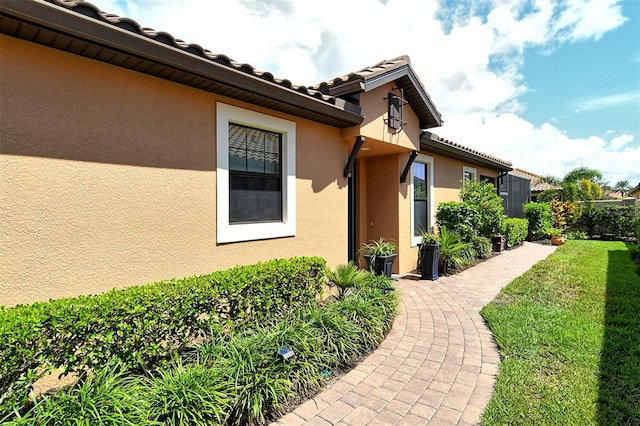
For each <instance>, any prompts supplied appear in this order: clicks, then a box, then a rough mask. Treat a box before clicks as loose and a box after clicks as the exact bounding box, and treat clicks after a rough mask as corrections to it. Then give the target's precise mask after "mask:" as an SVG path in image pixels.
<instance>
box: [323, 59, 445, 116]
mask: <svg viewBox="0 0 640 426" xmlns="http://www.w3.org/2000/svg"><path fill="white" fill-rule="evenodd" d="M391 81H393V82H395V83H396V84H397V86H398V87H399V88H402V89H403V90H404V94H405V98H406V99H407V101H408V102H409V104H410V105H411V107H412V108H413V110H414V112H415V113H416V114H417V115H418V118H419V119H420V127H421V128H422V129H427V128H430V127H437V126H441V125H442V114H441V113H440V112H439V111H438V109H437V107H436V105H435V104H434V103H433V100H432V99H431V96H429V93H427V91H426V89H425V88H424V85H423V84H422V82H421V81H420V78H419V77H418V75H417V74H416V73H415V71H414V70H413V68H412V67H411V59H410V58H409V56H407V55H402V56H398V57H397V58H393V59H385V60H383V61H380V62H378V63H377V64H375V65H371V66H368V67H365V68H362V69H361V70H358V71H354V72H351V73H349V74H347V75H343V76H341V77H336V78H333V79H331V80H327V81H324V82H322V83H320V84H317V85H315V86H312V89H314V90H318V91H320V92H322V93H324V94H325V95H334V96H340V95H344V94H347V95H348V94H354V93H359V92H366V91H368V90H371V89H374V88H376V87H379V86H381V85H382V84H386V83H388V82H391Z"/></svg>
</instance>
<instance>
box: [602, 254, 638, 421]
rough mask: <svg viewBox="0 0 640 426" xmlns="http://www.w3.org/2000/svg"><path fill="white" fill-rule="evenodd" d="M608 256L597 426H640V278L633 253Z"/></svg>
mask: <svg viewBox="0 0 640 426" xmlns="http://www.w3.org/2000/svg"><path fill="white" fill-rule="evenodd" d="M627 247H628V250H626V251H625V250H616V251H610V252H609V260H608V270H607V289H606V300H605V320H604V336H603V346H602V353H601V356H600V389H599V398H598V424H601V425H604V424H620V425H622V424H628V425H631V424H634V425H637V424H640V315H639V314H638V312H639V311H640V276H638V274H637V267H636V265H635V264H634V263H633V262H630V261H629V259H630V256H631V253H632V251H633V246H632V245H631V244H628V245H627Z"/></svg>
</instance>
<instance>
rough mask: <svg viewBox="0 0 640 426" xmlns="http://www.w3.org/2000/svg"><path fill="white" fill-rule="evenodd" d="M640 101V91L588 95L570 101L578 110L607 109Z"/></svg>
mask: <svg viewBox="0 0 640 426" xmlns="http://www.w3.org/2000/svg"><path fill="white" fill-rule="evenodd" d="M632 103H640V93H638V92H626V93H616V94H613V95H607V96H601V97H597V98H596V97H588V98H583V99H577V100H572V101H569V105H571V106H572V107H573V108H574V109H575V111H576V112H582V111H593V110H598V109H606V108H611V107H615V106H620V105H626V104H632Z"/></svg>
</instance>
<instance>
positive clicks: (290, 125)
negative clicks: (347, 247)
mask: <svg viewBox="0 0 640 426" xmlns="http://www.w3.org/2000/svg"><path fill="white" fill-rule="evenodd" d="M230 122H231V123H236V124H241V125H244V126H249V127H254V128H256V129H263V130H268V131H271V132H277V133H280V134H281V135H282V157H281V161H282V221H281V222H260V223H229V123H230ZM216 127H217V129H216V156H217V171H216V179H217V184H216V188H217V197H216V199H217V213H216V214H217V232H216V241H217V242H218V243H230V242H238V241H252V240H264V239H269V238H281V237H292V236H295V235H296V123H295V122H293V121H288V120H284V119H281V118H277V117H272V116H270V115H266V114H262V113H259V112H255V111H251V110H247V109H244V108H239V107H235V106H232V105H227V104H223V103H220V102H218V103H216Z"/></svg>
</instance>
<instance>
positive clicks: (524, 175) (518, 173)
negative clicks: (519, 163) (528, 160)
mask: <svg viewBox="0 0 640 426" xmlns="http://www.w3.org/2000/svg"><path fill="white" fill-rule="evenodd" d="M509 174H512V175H514V176H518V177H521V178H524V179H529V180H531V181H533V180H534V179H538V178H539V177H540V175H537V174H535V173H531V172H528V171H526V170H523V169H518V168H514V169H513V170H512V171H510V172H509Z"/></svg>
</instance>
